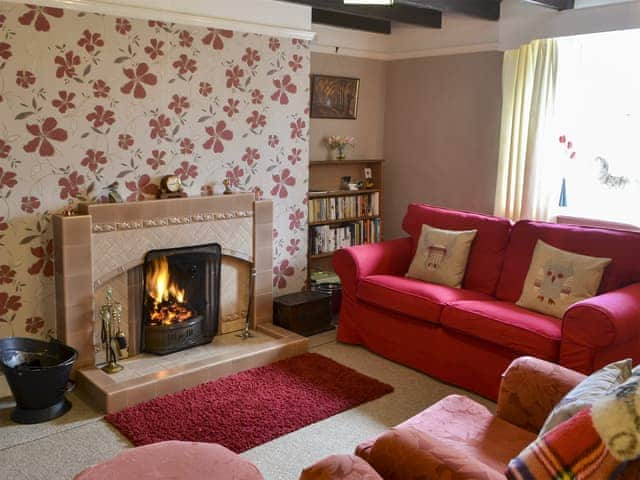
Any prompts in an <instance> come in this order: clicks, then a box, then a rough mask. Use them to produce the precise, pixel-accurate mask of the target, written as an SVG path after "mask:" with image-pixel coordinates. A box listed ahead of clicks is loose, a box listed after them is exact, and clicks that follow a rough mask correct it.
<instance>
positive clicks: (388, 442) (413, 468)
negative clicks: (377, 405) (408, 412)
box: [369, 426, 504, 480]
mask: <svg viewBox="0 0 640 480" xmlns="http://www.w3.org/2000/svg"><path fill="white" fill-rule="evenodd" d="M369 462H370V464H371V466H372V467H374V468H375V469H376V471H377V472H378V473H379V474H380V475H381V476H382V478H384V480H424V479H431V478H433V479H436V478H439V479H448V480H478V479H483V480H504V474H503V472H499V471H496V470H494V469H492V468H491V467H489V466H488V465H485V464H484V463H482V462H481V461H479V460H477V459H475V458H474V457H473V455H469V454H468V453H467V452H466V451H465V450H464V449H456V448H451V442H448V441H446V440H443V439H441V438H438V437H435V436H432V435H430V434H429V433H428V432H424V431H422V430H419V429H417V428H413V427H410V426H400V427H396V428H392V429H391V430H389V431H387V432H386V433H384V434H382V435H381V436H380V437H379V438H378V439H377V440H376V442H375V444H374V445H373V448H372V449H371V455H370V457H369Z"/></svg>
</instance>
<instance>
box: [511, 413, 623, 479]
mask: <svg viewBox="0 0 640 480" xmlns="http://www.w3.org/2000/svg"><path fill="white" fill-rule="evenodd" d="M619 466H620V462H619V461H618V460H616V459H615V458H614V457H613V456H612V455H611V454H610V453H609V450H608V449H607V447H606V446H605V444H604V442H603V441H602V438H601V437H600V435H599V434H598V432H597V431H596V429H595V428H594V427H593V421H592V419H591V409H586V410H582V411H581V412H580V413H578V414H577V415H576V416H574V417H573V418H571V419H570V420H567V421H566V422H564V423H561V424H560V425H558V426H557V427H556V428H554V429H553V430H551V431H549V432H548V433H547V434H546V435H544V436H543V437H542V438H539V439H537V440H536V441H535V442H533V443H532V444H531V445H529V446H528V447H527V448H526V449H525V450H524V451H523V452H522V453H521V454H520V455H519V456H518V457H517V458H515V459H513V460H512V461H511V462H510V463H509V467H508V470H507V478H509V480H547V479H549V480H551V479H553V480H574V479H575V480H583V479H594V480H595V479H609V478H612V477H613V478H615V476H614V473H615V472H616V469H617V468H618V467H619Z"/></svg>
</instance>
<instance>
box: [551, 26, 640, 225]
mask: <svg viewBox="0 0 640 480" xmlns="http://www.w3.org/2000/svg"><path fill="white" fill-rule="evenodd" d="M559 45H560V62H559V65H560V67H559V71H558V75H559V79H558V80H559V90H558V98H559V102H558V104H557V105H556V107H557V109H556V116H557V121H558V124H557V131H558V144H557V146H558V148H559V150H558V152H557V158H558V166H559V168H558V171H559V172H560V174H561V175H562V177H563V178H564V191H563V192H561V188H562V187H561V186H562V183H560V182H559V185H558V201H559V202H558V203H559V208H558V212H557V213H558V214H562V215H572V216H577V217H585V218H594V219H603V220H609V221H614V222H622V223H630V224H634V225H640V148H639V147H640V56H638V53H639V52H640V30H632V31H624V32H615V33H607V34H597V35H586V36H581V37H571V38H564V39H560V40H559Z"/></svg>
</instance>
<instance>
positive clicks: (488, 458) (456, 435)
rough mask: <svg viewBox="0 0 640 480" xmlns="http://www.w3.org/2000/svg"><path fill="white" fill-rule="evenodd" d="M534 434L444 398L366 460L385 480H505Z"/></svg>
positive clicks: (379, 443) (386, 437) (388, 436)
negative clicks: (506, 472) (515, 457)
mask: <svg viewBox="0 0 640 480" xmlns="http://www.w3.org/2000/svg"><path fill="white" fill-rule="evenodd" d="M534 439H535V435H534V434H532V433H531V432H527V431H526V430H523V429H521V428H519V427H516V426H515V425H512V424H510V423H508V422H505V421H504V420H502V419H500V418H497V417H494V416H493V415H492V414H491V412H490V411H489V410H488V409H487V408H486V407H485V406H483V405H480V404H479V403H476V402H474V401H473V400H471V399H469V398H467V397H463V396H460V395H452V396H449V397H446V398H445V399H443V400H441V401H440V402H438V403H436V404H435V405H433V406H431V407H429V408H428V409H426V410H424V411H423V412H422V413H420V414H418V415H416V416H415V417H413V418H410V419H409V420H407V421H406V422H404V423H402V424H401V425H398V426H397V427H396V428H394V429H392V430H391V431H389V432H387V433H385V434H383V435H381V436H380V437H379V438H378V439H377V440H376V442H375V443H374V445H373V447H372V448H371V451H370V454H369V458H368V461H369V463H371V465H372V466H373V467H374V468H375V469H376V470H377V471H378V473H380V474H381V476H382V477H383V478H384V479H385V480H411V479H416V480H417V479H423V478H434V479H436V478H442V479H445V478H447V479H463V478H464V479H479V478H483V479H502V480H504V473H503V472H504V470H505V468H506V466H507V464H508V462H509V460H510V459H511V458H513V457H514V456H516V455H517V454H518V453H519V452H520V451H521V450H522V449H523V448H524V447H526V446H527V445H528V444H529V443H531V442H532V441H533V440H534Z"/></svg>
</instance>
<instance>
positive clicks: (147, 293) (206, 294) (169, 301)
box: [140, 244, 222, 355]
mask: <svg viewBox="0 0 640 480" xmlns="http://www.w3.org/2000/svg"><path fill="white" fill-rule="evenodd" d="M221 261H222V251H221V247H220V245H218V244H209V245H198V246H193V247H183V248H176V249H164V250H152V251H150V252H148V253H147V255H146V256H145V262H144V288H143V293H142V295H143V320H142V322H141V328H142V331H141V335H140V339H141V351H143V352H148V353H154V354H158V355H166V354H169V353H173V352H177V351H180V350H185V349H187V348H191V347H195V346H197V345H202V344H206V343H209V342H211V341H212V340H213V338H214V337H215V335H216V333H217V331H218V313H219V304H220V270H221Z"/></svg>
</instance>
